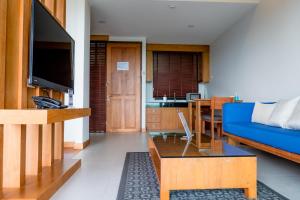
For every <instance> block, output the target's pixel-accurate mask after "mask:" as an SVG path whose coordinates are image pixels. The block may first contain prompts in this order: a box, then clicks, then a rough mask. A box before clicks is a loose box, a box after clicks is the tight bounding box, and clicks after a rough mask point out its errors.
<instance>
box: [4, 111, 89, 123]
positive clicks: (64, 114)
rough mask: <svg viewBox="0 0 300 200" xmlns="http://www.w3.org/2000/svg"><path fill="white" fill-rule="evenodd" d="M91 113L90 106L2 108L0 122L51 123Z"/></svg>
mask: <svg viewBox="0 0 300 200" xmlns="http://www.w3.org/2000/svg"><path fill="white" fill-rule="evenodd" d="M89 115H91V109H90V108H67V109H1V110H0V124H50V123H55V122H62V121H65V120H70V119H75V118H80V117H87V116H89Z"/></svg>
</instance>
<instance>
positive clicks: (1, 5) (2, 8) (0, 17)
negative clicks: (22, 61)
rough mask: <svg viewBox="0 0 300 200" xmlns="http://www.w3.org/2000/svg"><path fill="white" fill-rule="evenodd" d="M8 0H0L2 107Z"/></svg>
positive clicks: (1, 105) (0, 100) (2, 99)
mask: <svg viewBox="0 0 300 200" xmlns="http://www.w3.org/2000/svg"><path fill="white" fill-rule="evenodd" d="M6 11H7V0H1V1H0V108H3V107H4V88H5V86H4V84H5V55H6V51H5V50H6V14H7V12H6Z"/></svg>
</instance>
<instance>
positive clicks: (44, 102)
mask: <svg viewBox="0 0 300 200" xmlns="http://www.w3.org/2000/svg"><path fill="white" fill-rule="evenodd" d="M32 99H33V101H34V103H35V105H36V106H37V108H39V109H49V108H52V109H63V108H67V107H68V106H66V105H63V104H62V102H61V101H59V100H56V99H53V98H50V97H45V96H32Z"/></svg>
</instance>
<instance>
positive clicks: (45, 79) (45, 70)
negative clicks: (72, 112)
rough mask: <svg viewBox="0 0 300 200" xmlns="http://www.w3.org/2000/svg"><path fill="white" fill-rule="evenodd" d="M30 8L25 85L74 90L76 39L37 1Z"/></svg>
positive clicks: (60, 90)
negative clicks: (27, 64) (27, 65)
mask: <svg viewBox="0 0 300 200" xmlns="http://www.w3.org/2000/svg"><path fill="white" fill-rule="evenodd" d="M31 8H32V14H31V23H30V41H29V46H30V50H29V71H28V85H30V86H39V87H41V88H48V89H54V90H56V91H59V92H64V93H67V92H68V90H69V89H71V90H74V70H73V69H74V48H75V41H74V40H73V39H72V37H71V36H70V35H69V34H68V33H67V32H66V30H65V29H64V27H62V26H61V25H60V24H59V23H58V21H57V20H56V19H55V17H53V15H52V14H51V13H50V12H49V11H48V9H47V8H46V7H45V6H44V5H43V4H42V3H41V2H40V1H39V0H32V5H31Z"/></svg>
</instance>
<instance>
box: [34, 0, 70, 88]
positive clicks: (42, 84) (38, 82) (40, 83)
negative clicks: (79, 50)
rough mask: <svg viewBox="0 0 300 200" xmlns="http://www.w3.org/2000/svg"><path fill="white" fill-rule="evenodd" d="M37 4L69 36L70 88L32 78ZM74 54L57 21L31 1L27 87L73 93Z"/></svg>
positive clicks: (35, 1) (36, 0)
mask: <svg viewBox="0 0 300 200" xmlns="http://www.w3.org/2000/svg"><path fill="white" fill-rule="evenodd" d="M36 3H38V4H39V5H41V6H42V8H43V9H44V10H45V11H46V12H47V13H48V14H49V15H50V17H52V19H53V20H54V21H55V22H56V23H57V24H58V25H59V27H60V28H61V29H62V30H63V31H64V32H65V33H66V35H68V36H69V38H70V39H71V41H72V42H71V46H72V47H71V48H72V50H71V51H72V52H71V67H72V69H71V73H72V75H71V77H72V80H73V84H72V87H67V86H64V85H60V84H57V83H54V82H51V81H48V80H46V79H43V78H40V77H36V76H33V45H34V17H35V10H34V5H35V4H36ZM74 53H75V41H74V39H73V38H72V37H71V36H70V34H69V33H68V32H67V31H66V30H65V28H64V27H63V26H62V25H61V24H60V23H59V22H58V21H57V19H56V18H55V17H54V16H53V15H52V14H51V13H50V12H49V11H48V9H47V8H46V7H45V6H44V5H43V4H42V3H41V2H39V1H38V0H32V1H31V19H30V38H29V71H28V85H29V86H39V87H41V88H44V89H53V90H56V91H60V92H65V93H67V92H69V91H70V90H72V91H73V92H74Z"/></svg>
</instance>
